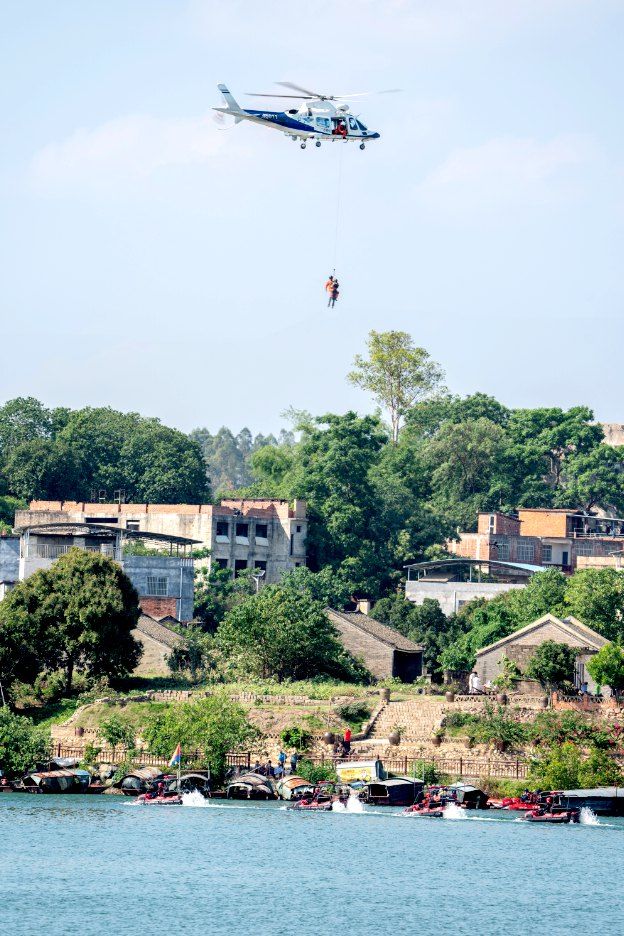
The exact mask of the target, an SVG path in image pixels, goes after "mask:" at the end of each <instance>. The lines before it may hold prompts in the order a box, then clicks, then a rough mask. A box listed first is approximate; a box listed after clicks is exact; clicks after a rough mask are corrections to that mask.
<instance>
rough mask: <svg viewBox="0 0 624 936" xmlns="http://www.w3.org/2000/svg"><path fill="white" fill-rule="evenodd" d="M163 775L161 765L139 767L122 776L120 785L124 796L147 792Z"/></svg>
mask: <svg viewBox="0 0 624 936" xmlns="http://www.w3.org/2000/svg"><path fill="white" fill-rule="evenodd" d="M162 776H163V773H162V770H160V768H159V767H137V768H136V770H133V771H132V773H129V774H126V776H125V777H123V778H122V780H121V782H120V783H119V787H120V789H121V792H122V793H123V795H124V796H139V794H141V793H147V792H148V790H149V789H150V788H151V786H152V784H153V783H154V781H155V780H159V779H160V778H161V777H162Z"/></svg>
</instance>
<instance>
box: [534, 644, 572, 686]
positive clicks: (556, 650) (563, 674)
mask: <svg viewBox="0 0 624 936" xmlns="http://www.w3.org/2000/svg"><path fill="white" fill-rule="evenodd" d="M575 662H576V651H575V650H574V649H573V648H572V647H569V646H568V645H567V644H564V643H557V642H556V641H555V640H544V641H543V643H541V644H540V645H539V646H538V647H537V649H536V650H535V653H534V654H533V656H532V657H531V659H530V660H529V662H528V664H527V667H526V670H525V672H526V675H527V676H528V677H529V678H530V679H539V681H540V682H541V683H542V685H544V686H546V687H547V688H548V689H549V690H551V689H554V688H556V687H557V686H560V685H561V684H562V683H570V682H572V680H573V678H574V664H575Z"/></svg>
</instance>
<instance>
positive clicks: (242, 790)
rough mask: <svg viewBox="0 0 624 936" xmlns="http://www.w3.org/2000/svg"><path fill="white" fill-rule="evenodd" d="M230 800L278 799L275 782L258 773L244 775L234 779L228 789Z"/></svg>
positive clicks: (227, 793) (227, 794)
mask: <svg viewBox="0 0 624 936" xmlns="http://www.w3.org/2000/svg"><path fill="white" fill-rule="evenodd" d="M226 796H227V798H228V799H261V800H268V799H277V793H276V792H275V787H274V785H273V781H272V780H271V779H270V778H269V777H264V776H263V775H262V774H258V773H253V772H251V773H244V774H239V775H238V776H237V777H234V778H233V779H232V780H230V782H229V783H228V785H227V787H226Z"/></svg>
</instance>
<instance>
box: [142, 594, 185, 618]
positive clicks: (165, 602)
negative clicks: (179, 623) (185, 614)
mask: <svg viewBox="0 0 624 936" xmlns="http://www.w3.org/2000/svg"><path fill="white" fill-rule="evenodd" d="M139 604H140V605H141V609H142V611H143V612H144V613H145V614H149V616H150V617H153V618H157V619H158V618H163V617H165V616H166V615H167V614H170V615H171V616H172V617H174V618H177V616H178V611H177V607H176V605H177V601H176V599H175V598H147V597H146V598H140V599H139Z"/></svg>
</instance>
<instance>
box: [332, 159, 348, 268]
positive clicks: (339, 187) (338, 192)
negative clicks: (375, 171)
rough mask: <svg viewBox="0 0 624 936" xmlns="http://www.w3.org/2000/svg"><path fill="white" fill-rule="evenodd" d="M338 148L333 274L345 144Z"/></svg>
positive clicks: (338, 228)
mask: <svg viewBox="0 0 624 936" xmlns="http://www.w3.org/2000/svg"><path fill="white" fill-rule="evenodd" d="M338 146H339V147H340V152H339V155H338V191H337V192H336V230H335V233H334V267H333V269H332V273H335V272H336V263H337V261H338V233H339V230H340V202H341V196H342V154H343V151H344V147H345V142H344V141H341V142H340V143H339V144H338Z"/></svg>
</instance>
